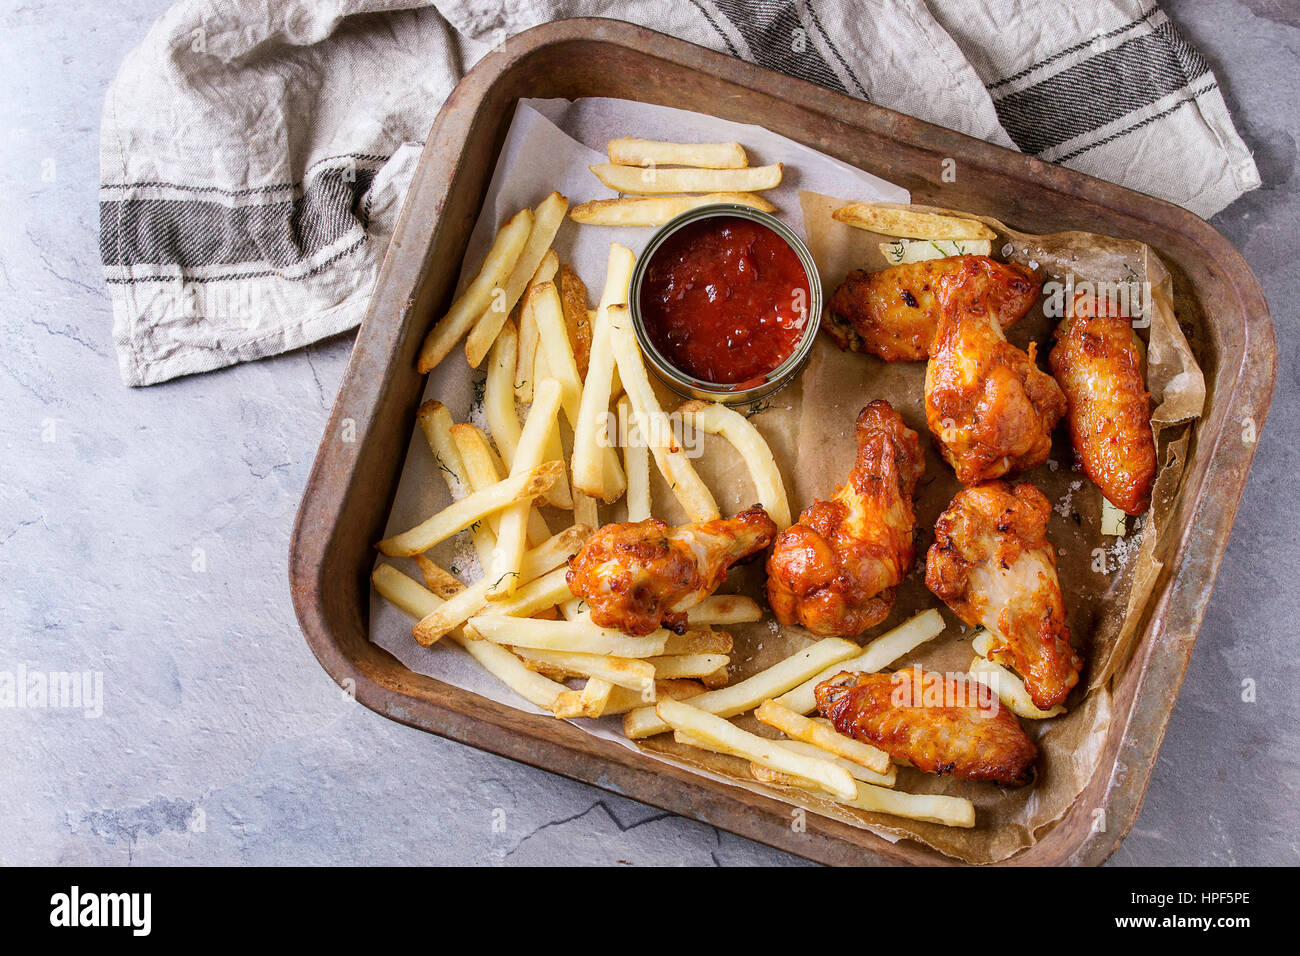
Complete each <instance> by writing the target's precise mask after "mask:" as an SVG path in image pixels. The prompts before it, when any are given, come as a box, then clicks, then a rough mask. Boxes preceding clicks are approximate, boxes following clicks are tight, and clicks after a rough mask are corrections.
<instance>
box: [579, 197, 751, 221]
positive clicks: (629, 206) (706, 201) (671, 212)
mask: <svg viewBox="0 0 1300 956" xmlns="http://www.w3.org/2000/svg"><path fill="white" fill-rule="evenodd" d="M717 203H727V204H729V205H733V206H748V207H749V208H750V209H757V210H758V211H759V212H776V206H775V205H773V204H772V203H770V202H768V201H767V200H766V199H764V198H763V197H762V196H759V195H758V194H756V193H705V194H703V195H697V196H620V197H619V198H618V199H592V200H590V201H588V202H584V203H580V204H578V205H577V206H574V207H573V208H572V209H570V210H569V218H570V219H572V220H573V221H574V222H577V223H581V224H582V225H584V226H662V225H663V224H664V223H666V222H668V221H669V220H670V219H676V218H677V217H678V216H680V215H681V214H682V213H684V212H689V211H690V210H692V209H697V208H699V207H700V206H712V205H715V204H717Z"/></svg>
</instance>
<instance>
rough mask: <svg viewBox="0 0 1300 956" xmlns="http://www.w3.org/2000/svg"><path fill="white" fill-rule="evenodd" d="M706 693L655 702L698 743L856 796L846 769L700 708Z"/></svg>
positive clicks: (831, 790)
mask: <svg viewBox="0 0 1300 956" xmlns="http://www.w3.org/2000/svg"><path fill="white" fill-rule="evenodd" d="M706 696H707V695H705V694H701V695H700V696H699V697H696V698H694V699H693V700H692V701H691V703H689V704H685V703H682V702H681V701H677V700H671V699H665V700H661V701H658V702H657V703H656V704H655V706H654V710H655V712H656V713H657V714H658V719H659V720H661V721H662V722H663V723H664V725H665V726H667V727H671V728H672V729H673V730H677V731H682V732H684V733H686V734H689V735H690V739H691V740H693V741H698V742H699V743H698V744H697V745H698V746H703V747H707V748H708V749H711V750H712V749H717V750H719V751H720V752H722V753H727V754H732V755H734V756H738V757H747V758H748V759H749V760H751V761H752V762H754V763H756V764H758V765H759V766H762V767H767V768H768V769H769V770H776V771H779V772H781V773H787V774H790V775H791V776H794V777H799V778H802V779H804V780H810V781H812V782H813V783H815V784H817V786H819V787H821V788H823V789H824V790H826V792H827V793H830V794H832V795H833V796H835V797H837V798H839V799H842V800H848V799H853V798H854V797H856V796H857V793H858V784H857V781H855V780H854V779H853V776H852V775H851V774H850V773H849V772H848V771H847V770H845V769H843V768H842V767H837V766H835V765H834V764H833V763H831V762H830V761H829V760H822V759H820V758H817V757H807V756H804V755H803V754H797V753H795V752H794V751H791V750H786V749H785V748H784V747H781V746H778V745H777V744H776V743H775V742H774V741H771V740H768V739H767V738H765V737H760V736H758V735H757V734H751V733H750V732H749V731H747V730H741V729H740V728H739V727H737V726H736V725H735V724H733V723H731V722H730V721H728V720H726V719H725V718H722V717H718V716H716V715H714V714H711V713H709V712H708V711H706V710H701V709H700V708H699V702H700V701H701V700H702V699H703V698H704V697H706Z"/></svg>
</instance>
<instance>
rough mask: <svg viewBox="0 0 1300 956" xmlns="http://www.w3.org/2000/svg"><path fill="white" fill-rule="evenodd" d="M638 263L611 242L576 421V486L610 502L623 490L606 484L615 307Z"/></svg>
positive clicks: (621, 301)
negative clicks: (611, 314)
mask: <svg viewBox="0 0 1300 956" xmlns="http://www.w3.org/2000/svg"><path fill="white" fill-rule="evenodd" d="M635 266H636V257H635V256H633V255H632V250H630V249H628V248H627V247H626V246H622V245H619V244H618V243H617V242H614V243H610V246H609V261H608V264H607V265H606V267H605V288H604V291H603V292H602V293H601V296H600V305H599V307H598V308H597V309H596V321H595V323H594V325H593V327H592V332H591V354H590V356H589V358H588V366H587V374H586V381H585V383H584V384H583V387H582V397H581V399H580V400H579V403H578V417H577V420H576V421H575V422H574V424H573V461H572V465H571V469H570V470H571V472H572V475H573V486H574V487H575V488H577V489H578V490H579V491H581V492H583V493H584V494H587V495H590V496H591V497H593V498H601V499H603V500H604V501H605V502H606V503H607V504H609V503H612V502H613V501H615V500H617V498H618V495H619V494H621V493H622V490H623V489H622V488H621V487H615V488H606V487H605V474H606V472H605V460H604V455H605V451H603V450H602V449H603V448H604V447H605V446H608V445H610V444H611V443H610V441H609V434H608V429H607V428H606V427H605V422H606V420H607V418H608V414H609V403H610V399H611V397H612V389H613V376H614V352H613V346H612V345H611V343H610V333H609V310H610V308H611V307H612V306H615V305H621V304H625V303H626V302H627V297H628V285H629V283H630V282H631V281H632V270H633V268H634V267H635ZM615 492H617V493H615ZM611 495H612V497H611ZM631 520H637V519H631Z"/></svg>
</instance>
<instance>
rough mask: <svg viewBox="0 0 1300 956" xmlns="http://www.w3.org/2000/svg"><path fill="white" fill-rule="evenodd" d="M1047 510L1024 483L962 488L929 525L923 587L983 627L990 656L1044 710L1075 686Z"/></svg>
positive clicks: (1075, 663) (1077, 664)
mask: <svg viewBox="0 0 1300 956" xmlns="http://www.w3.org/2000/svg"><path fill="white" fill-rule="evenodd" d="M1051 511H1052V509H1051V505H1050V504H1049V503H1048V501H1047V499H1046V498H1045V497H1043V493H1042V492H1041V491H1039V490H1038V489H1037V488H1035V487H1034V486H1033V485H1031V484H1029V483H1028V482H1022V483H1020V484H1018V485H1016V486H1015V487H1014V488H1012V487H1011V485H1009V484H1008V483H1007V482H1005V481H990V482H986V483H985V484H982V485H975V486H974V487H971V488H963V489H962V490H961V491H959V492H957V495H956V496H955V497H954V498H953V499H952V504H950V505H949V506H948V510H947V511H945V512H944V513H943V514H941V515H940V516H939V520H938V521H937V522H936V523H935V526H934V544H933V545H931V546H930V552H929V554H928V555H927V556H926V567H925V584H926V587H928V588H929V589H930V590H931V591H933V592H934V593H935V594H936V595H937V596H938V597H939V598H940V599H941V600H942V601H943V602H944V603H945V604H947V605H948V606H949V607H950V608H952V609H953V611H954V612H955V613H956V614H957V616H958V617H959V618H961V619H962V620H963V621H965V622H966V623H967V624H980V625H983V626H984V627H986V628H988V629H989V631H990V632H991V634H992V637H993V645H992V648H991V650H990V651H989V655H988V656H989V658H990V659H991V660H994V661H996V662H997V663H999V664H1002V665H1003V666H1005V667H1009V668H1011V669H1013V670H1014V671H1016V672H1017V673H1018V674H1019V675H1020V676H1021V678H1022V679H1023V680H1024V682H1025V690H1027V691H1028V692H1029V696H1030V697H1031V698H1032V699H1033V701H1034V704H1035V705H1037V706H1038V707H1040V708H1042V709H1043V710H1050V709H1051V708H1053V707H1055V706H1056V705H1057V704H1059V703H1062V702H1063V701H1064V700H1065V698H1066V696H1067V695H1068V694H1069V693H1070V688H1072V687H1073V686H1074V685H1075V684H1076V683H1078V681H1079V669H1080V668H1081V667H1082V666H1083V661H1082V660H1081V659H1080V658H1079V655H1078V654H1076V653H1075V651H1074V648H1073V647H1071V646H1070V630H1069V628H1068V627H1066V624H1065V603H1064V601H1063V600H1062V598H1061V585H1060V581H1059V580H1058V578H1057V576H1056V550H1055V549H1054V548H1053V547H1052V543H1051V542H1050V541H1048V540H1047V519H1048V516H1049V515H1050V514H1051Z"/></svg>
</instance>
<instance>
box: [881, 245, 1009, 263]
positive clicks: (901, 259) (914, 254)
mask: <svg viewBox="0 0 1300 956" xmlns="http://www.w3.org/2000/svg"><path fill="white" fill-rule="evenodd" d="M880 254H881V255H882V256H884V257H885V261H886V262H888V263H889V264H890V265H891V266H897V265H903V264H904V263H909V262H925V261H926V260H928V259H947V258H948V257H949V256H991V255H992V254H993V243H992V242H990V241H989V240H988V239H893V240H891V241H889V242H882V243H881V244H880Z"/></svg>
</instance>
